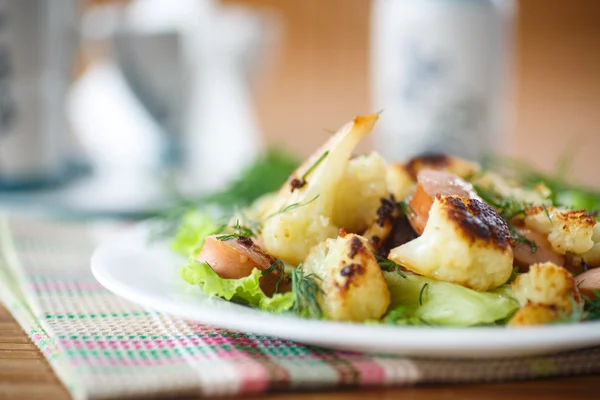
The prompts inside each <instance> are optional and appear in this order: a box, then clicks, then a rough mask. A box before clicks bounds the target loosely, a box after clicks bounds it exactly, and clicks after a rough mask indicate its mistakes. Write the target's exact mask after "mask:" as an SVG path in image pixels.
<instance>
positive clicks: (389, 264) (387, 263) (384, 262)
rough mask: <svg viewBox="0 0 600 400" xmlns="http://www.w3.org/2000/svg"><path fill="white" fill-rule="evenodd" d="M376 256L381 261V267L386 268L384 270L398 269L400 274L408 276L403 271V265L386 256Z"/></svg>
mask: <svg viewBox="0 0 600 400" xmlns="http://www.w3.org/2000/svg"><path fill="white" fill-rule="evenodd" d="M375 258H376V259H377V262H378V263H379V267H380V268H381V269H382V270H384V271H388V272H390V271H394V270H395V271H396V273H398V275H400V276H401V277H403V278H406V275H404V273H403V272H402V270H401V269H400V268H402V266H401V265H400V264H398V263H396V262H394V261H392V260H388V259H387V258H385V257H381V256H375Z"/></svg>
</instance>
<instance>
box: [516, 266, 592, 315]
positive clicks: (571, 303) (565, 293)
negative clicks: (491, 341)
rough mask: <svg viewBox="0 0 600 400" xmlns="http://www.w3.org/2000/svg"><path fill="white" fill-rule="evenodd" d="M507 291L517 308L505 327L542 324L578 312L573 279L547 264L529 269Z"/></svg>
mask: <svg viewBox="0 0 600 400" xmlns="http://www.w3.org/2000/svg"><path fill="white" fill-rule="evenodd" d="M511 289H512V291H513V296H514V297H515V298H516V299H517V301H518V302H519V304H520V305H521V308H520V309H519V311H517V313H516V314H515V315H514V316H513V317H512V319H511V320H510V322H509V325H540V324H546V323H550V322H554V321H558V320H560V318H563V317H564V316H568V315H571V314H573V313H574V312H576V311H581V307H582V300H581V296H580V294H579V290H578V289H577V286H576V284H575V281H574V279H573V275H571V273H570V272H569V271H567V270H566V269H565V268H563V267H559V266H558V265H555V264H552V263H550V262H547V263H541V264H533V265H531V266H530V267H529V272H528V273H526V274H522V275H519V276H517V278H515V280H514V281H513V283H512V284H511ZM574 307H575V308H576V309H574Z"/></svg>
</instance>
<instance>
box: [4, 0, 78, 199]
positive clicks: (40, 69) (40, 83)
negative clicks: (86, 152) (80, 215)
mask: <svg viewBox="0 0 600 400" xmlns="http://www.w3.org/2000/svg"><path fill="white" fill-rule="evenodd" d="M76 16H77V2H76V1H75V0H64V1H58V2H56V3H54V2H52V4H51V2H49V1H46V0H27V1H21V0H0V189H2V188H6V187H8V188H12V187H22V186H31V185H38V184H45V183H49V182H55V181H58V180H60V179H61V178H62V176H63V174H65V173H66V168H67V156H68V154H67V151H68V145H67V142H68V139H67V125H66V116H65V109H64V100H65V94H66V91H67V87H68V85H69V79H70V77H71V67H72V64H73V59H74V55H75V50H76V37H77V31H76V28H77V26H76Z"/></svg>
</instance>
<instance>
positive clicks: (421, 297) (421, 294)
mask: <svg viewBox="0 0 600 400" xmlns="http://www.w3.org/2000/svg"><path fill="white" fill-rule="evenodd" d="M428 287H429V283H426V284H424V285H423V287H422V288H421V291H420V292H419V305H420V306H422V305H423V294H424V293H425V290H426V289H427V288H428Z"/></svg>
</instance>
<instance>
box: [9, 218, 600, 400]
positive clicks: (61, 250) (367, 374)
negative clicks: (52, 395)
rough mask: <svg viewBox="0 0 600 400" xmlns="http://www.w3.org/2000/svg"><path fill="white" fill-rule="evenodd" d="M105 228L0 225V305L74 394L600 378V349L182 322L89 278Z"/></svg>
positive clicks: (29, 222) (26, 222) (20, 221)
mask: <svg viewBox="0 0 600 400" xmlns="http://www.w3.org/2000/svg"><path fill="white" fill-rule="evenodd" d="M110 231H111V229H108V232H110ZM100 232H104V234H106V232H107V229H106V227H104V229H100V230H99V228H98V226H97V225H94V224H84V223H81V222H66V221H50V220H36V219H28V218H23V217H18V218H17V217H14V216H12V217H10V218H9V217H3V218H2V219H0V299H1V300H2V302H3V303H4V304H5V306H6V307H7V308H8V309H9V310H10V311H11V313H13V315H14V316H15V318H16V319H17V321H18V322H19V323H20V324H21V326H22V327H23V328H24V329H25V331H26V332H27V333H28V334H29V335H30V337H31V339H32V341H33V342H34V343H35V344H36V345H37V346H38V347H39V348H40V350H41V351H42V353H43V354H44V356H45V357H46V358H47V359H48V361H49V362H50V364H51V366H52V368H53V369H54V371H55V372H56V374H57V376H58V377H59V379H60V380H61V381H62V382H63V383H64V385H65V386H66V387H67V389H68V390H69V391H70V392H71V394H72V396H73V397H74V398H75V399H113V398H114V399H117V398H118V399H121V398H126V397H137V396H148V395H153V396H159V397H160V396H163V395H164V396H175V395H198V394H201V395H212V396H215V395H234V394H250V393H261V392H265V391H269V390H295V389H302V390H307V389H311V388H331V387H341V386H389V385H413V384H417V383H464V382H492V381H496V382H497V381H507V380H523V379H532V378H538V377H548V376H561V375H576V374H588V373H600V348H593V349H586V350H583V351H575V352H569V353H562V354H558V355H552V356H543V357H528V358H518V359H503V360H477V361H468V360H449V359H443V360H432V359H427V360H425V359H412V358H405V357H397V356H389V357H387V356H372V355H364V354H358V353H351V352H341V351H332V350H325V349H320V348H315V347H311V346H305V345H302V344H298V343H294V342H290V341H286V340H280V339H276V338H271V337H265V336H258V335H252V334H246V333H241V332H232V331H229V330H225V329H218V328H214V327H211V326H207V325H202V324H199V323H197V322H191V321H185V320H182V319H180V318H176V317H171V316H169V315H164V314H161V313H158V312H155V311H152V310H148V309H144V308H143V307H140V306H137V305H134V304H132V303H130V302H128V301H125V300H123V299H121V298H119V297H117V296H115V295H113V294H112V293H110V292H108V291H107V290H105V289H104V288H103V287H102V286H101V285H100V284H99V283H98V282H97V281H96V280H95V279H94V277H93V276H92V274H91V272H90V267H89V261H90V256H91V254H92V251H93V249H94V247H95V246H96V245H97V244H98V242H99V240H100V239H101V237H102V236H103V234H100Z"/></svg>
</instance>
